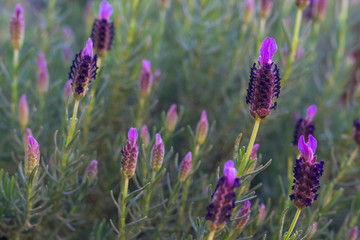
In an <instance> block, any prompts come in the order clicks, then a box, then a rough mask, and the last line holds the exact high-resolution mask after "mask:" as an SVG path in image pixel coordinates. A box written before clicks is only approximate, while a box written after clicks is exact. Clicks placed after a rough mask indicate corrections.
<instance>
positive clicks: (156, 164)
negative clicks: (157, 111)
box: [150, 133, 165, 172]
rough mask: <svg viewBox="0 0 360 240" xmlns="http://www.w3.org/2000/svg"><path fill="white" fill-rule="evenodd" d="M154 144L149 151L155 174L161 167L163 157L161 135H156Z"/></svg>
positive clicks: (163, 150)
mask: <svg viewBox="0 0 360 240" xmlns="http://www.w3.org/2000/svg"><path fill="white" fill-rule="evenodd" d="M155 138H156V140H155V144H154V146H153V148H152V149H151V160H150V161H151V163H152V168H153V170H154V171H155V172H158V171H159V170H160V168H161V166H162V163H163V160H164V155H165V147H164V143H163V140H162V139H161V135H160V134H159V133H157V134H156V135H155Z"/></svg>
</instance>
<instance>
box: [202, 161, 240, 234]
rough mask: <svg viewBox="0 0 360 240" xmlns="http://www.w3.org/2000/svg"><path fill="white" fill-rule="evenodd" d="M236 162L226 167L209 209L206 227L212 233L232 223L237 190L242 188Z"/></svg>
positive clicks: (230, 162) (227, 164)
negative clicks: (231, 218) (237, 175)
mask: <svg viewBox="0 0 360 240" xmlns="http://www.w3.org/2000/svg"><path fill="white" fill-rule="evenodd" d="M236 174H237V171H236V169H235V168H234V162H233V161H232V160H229V161H227V162H226V163H225V165H224V176H223V177H222V178H220V179H219V181H218V184H217V186H216V189H215V191H214V194H213V195H212V202H211V203H210V205H209V206H208V207H207V210H208V213H207V215H206V217H205V219H206V225H207V227H208V229H209V230H210V231H215V232H217V231H219V230H221V229H222V228H224V227H225V225H226V223H227V222H229V221H230V217H231V212H232V209H233V208H234V207H235V199H236V193H235V191H234V190H235V188H236V187H239V186H240V183H239V180H240V179H239V178H236Z"/></svg>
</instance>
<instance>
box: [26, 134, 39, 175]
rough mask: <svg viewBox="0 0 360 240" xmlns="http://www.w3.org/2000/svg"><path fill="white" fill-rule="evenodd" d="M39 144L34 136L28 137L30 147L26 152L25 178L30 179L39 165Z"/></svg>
mask: <svg viewBox="0 0 360 240" xmlns="http://www.w3.org/2000/svg"><path fill="white" fill-rule="evenodd" d="M39 162H40V151H39V144H38V143H37V141H36V140H35V138H33V137H32V136H30V137H28V145H27V148H26V151H25V177H26V178H28V177H29V176H30V175H31V173H32V171H33V170H34V168H35V167H36V166H38V165H39Z"/></svg>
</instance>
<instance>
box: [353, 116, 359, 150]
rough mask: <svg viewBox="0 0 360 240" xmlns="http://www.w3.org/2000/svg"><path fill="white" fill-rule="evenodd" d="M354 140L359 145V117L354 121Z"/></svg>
mask: <svg viewBox="0 0 360 240" xmlns="http://www.w3.org/2000/svg"><path fill="white" fill-rule="evenodd" d="M353 135H354V140H355V142H356V143H357V144H358V145H359V146H360V117H359V118H358V119H356V120H355V121H354V130H353Z"/></svg>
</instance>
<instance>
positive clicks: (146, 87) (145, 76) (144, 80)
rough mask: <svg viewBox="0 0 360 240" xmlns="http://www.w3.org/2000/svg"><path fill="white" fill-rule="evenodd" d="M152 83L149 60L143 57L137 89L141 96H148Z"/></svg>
mask: <svg viewBox="0 0 360 240" xmlns="http://www.w3.org/2000/svg"><path fill="white" fill-rule="evenodd" d="M152 84H153V75H152V73H151V62H150V61H148V60H146V59H144V60H143V61H142V71H141V74H140V79H139V90H140V95H141V96H142V97H147V96H149V94H150V92H151V87H152Z"/></svg>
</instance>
